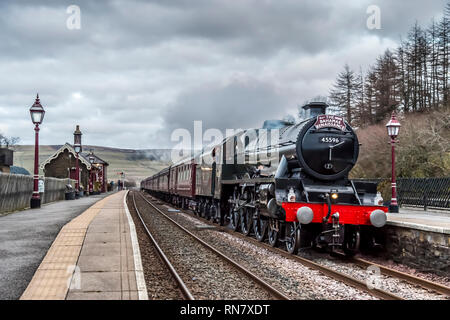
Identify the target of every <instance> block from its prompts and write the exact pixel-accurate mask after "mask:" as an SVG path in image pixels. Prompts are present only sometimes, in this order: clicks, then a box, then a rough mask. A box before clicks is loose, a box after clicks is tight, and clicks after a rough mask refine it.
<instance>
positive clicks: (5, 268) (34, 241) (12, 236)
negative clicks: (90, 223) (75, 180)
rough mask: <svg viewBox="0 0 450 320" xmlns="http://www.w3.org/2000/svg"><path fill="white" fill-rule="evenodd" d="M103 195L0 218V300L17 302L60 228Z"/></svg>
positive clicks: (51, 204) (23, 211)
mask: <svg viewBox="0 0 450 320" xmlns="http://www.w3.org/2000/svg"><path fill="white" fill-rule="evenodd" d="M105 196H106V194H101V195H96V196H90V197H83V198H81V199H78V200H71V201H64V200H63V201H57V202H52V203H48V204H44V205H42V207H41V208H39V209H27V210H22V211H17V212H13V213H10V214H7V215H3V216H1V217H0V270H1V272H0V300H15V299H19V298H20V296H21V294H22V293H23V291H24V290H25V288H26V287H27V285H28V283H29V282H30V280H31V278H32V277H33V274H34V273H35V271H36V269H37V268H38V266H39V264H40V263H41V261H42V259H43V258H44V256H45V255H46V253H47V251H48V249H49V248H50V246H51V244H52V243H53V241H54V240H55V238H56V236H57V235H58V232H59V231H60V230H61V228H62V227H63V226H64V225H65V224H66V223H67V222H69V221H70V220H72V219H73V218H75V217H77V216H78V215H79V214H81V213H82V212H83V211H85V210H86V209H87V208H89V207H90V206H92V205H93V204H94V203H96V202H97V201H99V200H101V199H103V198H104V197H105Z"/></svg>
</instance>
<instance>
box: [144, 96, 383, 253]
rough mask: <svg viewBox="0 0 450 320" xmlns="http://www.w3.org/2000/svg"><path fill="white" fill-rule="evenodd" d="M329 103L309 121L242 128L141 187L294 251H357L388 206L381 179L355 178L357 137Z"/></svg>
mask: <svg viewBox="0 0 450 320" xmlns="http://www.w3.org/2000/svg"><path fill="white" fill-rule="evenodd" d="M326 108H327V105H326V104H324V103H310V104H308V105H306V106H304V110H305V111H306V112H307V113H309V115H310V117H309V118H308V120H305V121H302V122H300V123H297V124H288V123H283V125H282V126H280V128H277V129H272V130H268V131H266V130H261V129H257V130H252V131H250V130H245V131H240V132H238V133H236V134H234V135H232V136H230V137H227V138H226V139H224V140H223V141H222V143H221V144H219V145H215V146H210V147H207V148H205V149H204V150H202V152H201V153H199V154H197V155H196V156H194V157H188V158H186V159H184V160H182V161H180V162H178V163H175V164H173V165H172V166H170V167H168V168H166V169H164V170H162V171H160V172H159V173H157V174H155V175H153V176H151V177H149V178H147V179H145V180H143V181H142V182H141V189H142V190H145V191H147V192H149V193H150V194H152V195H154V196H156V197H159V198H162V199H163V200H165V201H168V202H171V203H172V204H174V205H176V206H179V207H181V208H183V209H192V210H193V211H194V213H195V214H197V215H199V216H202V217H205V218H207V219H212V220H213V221H214V222H218V223H220V224H221V225H224V224H229V225H230V226H231V227H232V228H233V229H234V230H236V231H238V230H240V231H241V232H242V233H243V234H245V235H250V234H251V233H253V234H254V236H255V237H256V239H257V240H258V241H264V240H265V239H266V238H267V239H268V242H269V244H270V245H272V246H275V245H277V243H279V242H284V243H285V246H286V249H287V251H288V252H290V253H296V252H297V251H298V249H299V248H301V247H316V248H322V249H327V248H330V249H331V250H336V249H342V250H343V251H344V252H345V253H346V254H347V255H353V254H355V253H356V252H357V251H358V250H359V248H360V243H361V241H362V240H361V239H364V244H372V245H373V244H376V241H375V239H374V237H375V232H374V229H375V228H380V227H382V226H384V225H385V223H386V212H387V207H384V206H382V205H381V203H382V201H383V200H382V199H381V197H380V196H379V195H377V185H376V183H371V182H354V181H352V180H349V179H348V173H349V171H350V170H351V169H352V168H353V166H354V165H355V163H356V161H357V158H358V154H359V142H358V138H357V136H356V134H355V132H354V131H353V129H352V128H351V127H350V125H349V124H348V123H346V122H345V121H344V119H343V118H342V117H340V116H335V115H326V114H325V111H326ZM266 132H270V133H271V134H272V138H273V134H276V139H275V140H276V141H275V142H273V139H272V140H270V138H269V137H268V136H267V135H266V134H265V133H266ZM262 146H264V147H262Z"/></svg>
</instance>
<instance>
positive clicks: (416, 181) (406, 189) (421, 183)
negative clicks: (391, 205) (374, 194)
mask: <svg viewBox="0 0 450 320" xmlns="http://www.w3.org/2000/svg"><path fill="white" fill-rule="evenodd" d="M352 180H354V181H355V180H356V181H373V182H377V183H378V184H379V188H378V191H380V192H381V193H382V194H383V198H384V199H385V200H390V198H391V197H390V194H391V179H352ZM397 201H398V204H399V206H401V207H402V206H408V207H418V208H423V209H424V210H427V209H428V208H431V209H440V210H448V211H449V212H450V177H443V178H398V179H397Z"/></svg>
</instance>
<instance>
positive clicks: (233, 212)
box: [229, 206, 239, 231]
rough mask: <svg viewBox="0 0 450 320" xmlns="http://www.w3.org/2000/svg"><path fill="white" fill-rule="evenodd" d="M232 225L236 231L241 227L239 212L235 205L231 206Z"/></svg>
mask: <svg viewBox="0 0 450 320" xmlns="http://www.w3.org/2000/svg"><path fill="white" fill-rule="evenodd" d="M229 216H230V226H231V229H233V230H234V231H238V229H239V212H238V211H236V210H235V208H234V206H230V213H229Z"/></svg>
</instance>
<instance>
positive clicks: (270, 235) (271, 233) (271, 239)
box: [267, 218, 278, 247]
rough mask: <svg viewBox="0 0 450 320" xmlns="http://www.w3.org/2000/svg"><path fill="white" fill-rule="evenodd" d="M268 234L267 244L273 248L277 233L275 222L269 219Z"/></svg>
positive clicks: (275, 243)
mask: <svg viewBox="0 0 450 320" xmlns="http://www.w3.org/2000/svg"><path fill="white" fill-rule="evenodd" d="M268 229H269V232H268V234H267V237H268V240H269V244H270V245H271V246H272V247H275V246H276V245H277V243H278V231H277V230H276V229H275V220H274V219H272V218H270V219H269V225H268Z"/></svg>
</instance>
